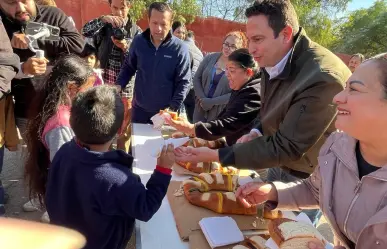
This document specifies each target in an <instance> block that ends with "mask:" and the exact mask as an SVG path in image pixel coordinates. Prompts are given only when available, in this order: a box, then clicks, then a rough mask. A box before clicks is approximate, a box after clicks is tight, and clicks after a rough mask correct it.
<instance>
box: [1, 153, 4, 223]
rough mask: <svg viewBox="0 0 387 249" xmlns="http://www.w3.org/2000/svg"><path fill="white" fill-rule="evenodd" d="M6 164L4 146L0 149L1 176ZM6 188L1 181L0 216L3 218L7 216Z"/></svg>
mask: <svg viewBox="0 0 387 249" xmlns="http://www.w3.org/2000/svg"><path fill="white" fill-rule="evenodd" d="M3 164H4V146H2V147H0V174H1V171H2V169H3ZM4 194H5V193H4V188H3V183H2V182H1V180H0V216H3V215H4V214H5V207H4V204H5V201H4Z"/></svg>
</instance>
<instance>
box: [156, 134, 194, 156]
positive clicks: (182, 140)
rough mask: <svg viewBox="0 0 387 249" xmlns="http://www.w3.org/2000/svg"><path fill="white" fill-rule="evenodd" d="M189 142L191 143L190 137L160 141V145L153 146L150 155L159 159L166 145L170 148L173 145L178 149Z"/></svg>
mask: <svg viewBox="0 0 387 249" xmlns="http://www.w3.org/2000/svg"><path fill="white" fill-rule="evenodd" d="M188 141H189V137H181V138H169V139H167V140H159V144H158V145H154V146H152V148H151V152H150V154H151V156H153V157H159V155H160V153H161V151H162V149H163V146H164V145H166V146H168V145H169V144H173V147H174V148H175V149H176V148H178V147H180V146H182V145H183V144H185V143H187V142H188Z"/></svg>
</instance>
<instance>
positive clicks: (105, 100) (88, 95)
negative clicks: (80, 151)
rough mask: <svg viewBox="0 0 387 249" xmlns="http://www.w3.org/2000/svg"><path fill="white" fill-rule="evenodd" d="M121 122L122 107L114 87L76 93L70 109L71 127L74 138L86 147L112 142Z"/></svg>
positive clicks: (122, 116)
mask: <svg viewBox="0 0 387 249" xmlns="http://www.w3.org/2000/svg"><path fill="white" fill-rule="evenodd" d="M123 120H124V104H123V103H122V101H121V97H120V95H119V94H118V90H117V89H116V88H115V87H113V86H108V85H102V86H97V87H93V88H90V89H88V90H87V91H85V92H83V93H79V94H78V95H77V96H76V97H75V98H74V100H73V103H72V106H71V116H70V125H71V128H72V129H73V131H74V133H75V136H76V138H77V139H78V140H79V141H80V142H82V143H84V144H89V145H97V144H106V143H107V142H109V141H111V140H112V139H113V138H114V137H115V135H116V134H117V132H118V130H119V129H120V127H121V125H122V122H123Z"/></svg>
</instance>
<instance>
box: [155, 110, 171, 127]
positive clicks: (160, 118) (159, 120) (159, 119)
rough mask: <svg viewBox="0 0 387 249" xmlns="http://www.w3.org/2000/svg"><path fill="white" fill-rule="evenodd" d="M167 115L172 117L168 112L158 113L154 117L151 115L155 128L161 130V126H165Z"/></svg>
mask: <svg viewBox="0 0 387 249" xmlns="http://www.w3.org/2000/svg"><path fill="white" fill-rule="evenodd" d="M167 117H171V115H170V114H169V113H167V112H164V113H163V114H160V113H157V114H156V115H154V116H153V117H151V121H152V123H153V128H155V129H157V130H160V129H161V127H163V125H164V123H165V119H166V118H167Z"/></svg>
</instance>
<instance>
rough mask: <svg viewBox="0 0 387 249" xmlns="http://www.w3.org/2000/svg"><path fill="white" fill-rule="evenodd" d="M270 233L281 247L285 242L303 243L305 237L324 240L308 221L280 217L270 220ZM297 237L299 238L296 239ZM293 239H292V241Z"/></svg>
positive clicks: (301, 248)
mask: <svg viewBox="0 0 387 249" xmlns="http://www.w3.org/2000/svg"><path fill="white" fill-rule="evenodd" d="M268 229H269V233H270V236H271V238H272V239H273V240H274V242H275V243H277V245H278V246H279V247H280V248H281V249H283V248H282V246H283V244H284V243H285V242H288V243H290V244H298V243H300V244H302V243H303V242H304V239H308V241H310V240H311V239H313V238H317V239H320V240H321V241H323V237H322V236H321V235H320V233H319V232H318V231H317V229H316V228H315V227H314V226H312V225H310V224H307V223H304V222H297V221H294V220H291V219H286V218H280V219H274V220H272V221H270V222H269V225H268ZM294 239H297V240H294ZM290 240H291V241H290ZM285 246H286V248H294V249H296V248H297V249H303V248H304V247H300V248H299V247H288V246H287V244H285Z"/></svg>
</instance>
